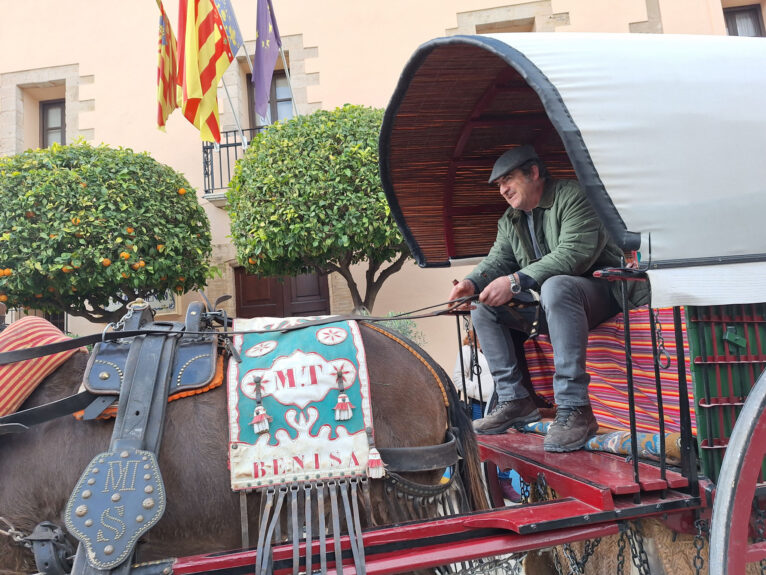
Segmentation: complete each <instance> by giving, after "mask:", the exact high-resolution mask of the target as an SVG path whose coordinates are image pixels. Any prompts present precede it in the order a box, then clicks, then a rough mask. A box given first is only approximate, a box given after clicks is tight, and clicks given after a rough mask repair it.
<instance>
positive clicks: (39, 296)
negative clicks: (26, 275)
mask: <svg viewBox="0 0 766 575" xmlns="http://www.w3.org/2000/svg"><path fill="white" fill-rule="evenodd" d="M35 297H36V298H38V299H40V298H41V297H43V294H41V293H36V294H35Z"/></svg>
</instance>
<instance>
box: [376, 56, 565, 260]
mask: <svg viewBox="0 0 766 575" xmlns="http://www.w3.org/2000/svg"><path fill="white" fill-rule="evenodd" d="M522 144H533V145H534V146H535V147H536V149H537V151H538V154H539V155H540V157H541V159H542V160H543V161H544V162H545V164H546V165H547V166H548V168H549V170H550V171H551V173H552V174H553V175H554V176H556V177H564V178H571V177H574V175H575V174H574V168H573V166H572V163H571V162H570V160H569V157H568V156H567V152H566V150H565V147H564V144H563V142H562V140H561V138H560V137H559V135H558V132H557V130H556V128H555V127H554V125H553V123H552V122H551V120H550V118H549V116H548V113H547V111H546V109H545V106H544V105H543V102H542V101H541V99H540V97H539V96H538V94H537V93H536V92H535V90H534V89H533V87H532V86H530V85H529V84H528V83H527V81H526V80H525V78H524V77H523V76H522V74H521V73H520V72H518V71H517V70H516V69H514V68H513V67H511V66H510V65H509V64H508V63H507V62H506V61H505V60H504V59H503V58H501V57H499V56H498V55H497V54H495V53H493V52H492V51H490V50H487V49H485V48H483V47H481V46H478V45H471V46H466V45H464V44H459V45H449V44H447V45H441V46H438V49H431V50H426V52H425V54H424V53H423V52H421V53H419V54H417V55H416V56H415V57H414V58H413V61H412V62H410V64H409V65H408V67H407V69H405V71H404V73H403V74H402V79H401V80H400V85H399V87H398V88H397V92H396V93H395V95H394V98H393V99H392V102H391V105H390V106H389V109H388V110H387V113H386V120H384V127H383V130H382V132H381V175H382V178H383V181H384V188H385V189H386V194H387V196H388V198H389V203H390V204H391V207H392V210H393V212H394V215H395V218H396V219H397V222H398V224H399V227H400V229H401V230H402V233H403V234H404V236H405V238H406V240H407V242H408V244H409V246H410V249H411V251H412V253H413V255H414V257H415V259H416V261H417V262H418V264H419V265H421V266H422V267H440V266H448V265H450V260H454V259H460V258H472V257H478V256H482V255H484V254H486V253H487V252H488V251H489V248H490V247H491V245H492V242H493V241H494V238H495V231H496V223H497V219H498V218H499V217H500V215H502V213H503V212H504V211H505V209H506V208H507V207H508V206H507V204H506V203H505V202H504V201H503V200H502V198H501V197H500V196H499V195H498V193H497V190H496V189H494V187H492V186H490V185H489V184H488V183H487V177H488V174H489V172H490V170H491V167H492V164H493V162H494V161H495V159H496V158H497V157H498V156H499V155H500V154H502V153H503V152H504V151H506V150H507V149H509V148H510V147H513V146H518V145H522ZM387 183H388V185H387Z"/></svg>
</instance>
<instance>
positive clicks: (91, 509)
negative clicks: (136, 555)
mask: <svg viewBox="0 0 766 575" xmlns="http://www.w3.org/2000/svg"><path fill="white" fill-rule="evenodd" d="M165 503H166V502H165V487H164V485H163V483H162V478H161V477H160V471H159V466H158V464H157V458H156V457H155V455H154V454H153V453H152V452H150V451H143V450H140V449H133V448H130V447H128V448H125V449H120V450H119V451H107V452H105V453H101V454H100V455H97V456H96V457H95V458H94V459H93V460H92V461H91V462H90V464H89V465H88V467H87V468H86V470H85V472H84V473H83V474H82V476H81V477H80V481H79V482H78V483H77V486H76V487H75V490H74V491H73V492H72V495H71V496H70V498H69V502H68V503H67V507H66V512H65V520H66V527H67V529H68V530H69V532H70V533H72V534H73V535H75V536H76V537H77V538H78V539H79V540H80V542H81V543H82V544H83V545H85V548H86V550H87V555H88V559H89V562H90V564H91V565H93V566H94V567H96V568H98V569H114V568H115V567H116V566H118V565H119V564H120V563H122V562H123V561H125V559H126V558H127V557H128V556H129V554H130V553H131V551H132V550H133V546H134V544H135V542H136V541H137V540H138V538H139V537H141V535H143V534H144V533H145V532H146V531H148V530H149V529H150V528H151V527H152V526H153V525H154V524H155V523H157V521H159V519H160V517H162V514H163V512H164V511H165Z"/></svg>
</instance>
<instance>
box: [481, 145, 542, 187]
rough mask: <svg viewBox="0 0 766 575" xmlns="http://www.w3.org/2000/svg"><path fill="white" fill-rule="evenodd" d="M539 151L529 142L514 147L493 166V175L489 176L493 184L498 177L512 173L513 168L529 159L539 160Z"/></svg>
mask: <svg viewBox="0 0 766 575" xmlns="http://www.w3.org/2000/svg"><path fill="white" fill-rule="evenodd" d="M537 159H539V158H538V156H537V152H535V149H534V148H533V147H532V146H530V145H529V144H524V145H523V146H519V147H518V148H512V149H510V150H508V151H507V152H505V153H504V154H503V155H502V156H500V157H499V158H498V159H497V161H495V165H494V166H493V167H492V175H491V176H490V177H489V183H490V184H491V183H492V182H494V181H495V180H497V179H498V178H502V177H503V176H504V175H506V174H510V173H511V172H512V171H513V170H515V169H516V168H518V167H519V166H521V165H522V164H523V163H524V162H527V161H529V160H537Z"/></svg>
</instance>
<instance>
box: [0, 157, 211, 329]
mask: <svg viewBox="0 0 766 575" xmlns="http://www.w3.org/2000/svg"><path fill="white" fill-rule="evenodd" d="M210 253H211V246H210V224H209V222H208V220H207V217H206V215H205V212H204V210H203V209H202V207H201V206H200V205H199V204H198V202H197V200H196V194H195V193H194V190H193V189H192V188H191V187H190V186H189V182H187V181H186V178H184V177H183V176H182V175H181V174H179V173H177V172H175V171H174V170H173V169H171V168H169V167H168V166H164V165H162V164H160V163H158V162H157V161H155V160H153V159H152V158H151V157H149V156H148V155H147V154H136V153H134V152H133V151H131V150H129V149H124V148H118V149H114V148H109V147H107V146H99V147H92V146H89V145H88V144H85V143H77V144H74V145H69V146H60V145H57V144H54V145H53V146H52V147H51V148H48V149H43V150H28V151H26V152H24V153H22V154H18V155H16V156H9V157H5V158H0V301H3V302H5V303H6V304H7V305H8V306H9V307H20V306H27V307H30V308H35V309H42V310H45V311H64V312H67V313H69V314H72V315H78V316H83V317H85V318H87V319H89V320H91V321H115V320H116V319H119V318H120V317H121V316H122V315H123V314H124V313H125V305H126V304H127V303H128V302H130V301H132V300H134V299H136V298H138V297H142V298H146V297H148V296H153V295H154V296H157V295H159V296H161V295H163V294H164V293H165V292H166V291H167V290H172V291H175V292H176V293H183V292H186V291H189V290H192V289H196V288H199V287H201V286H204V284H205V281H206V279H207V277H208V274H209V271H210V270H209V263H208V261H209V256H210ZM115 304H116V305H115Z"/></svg>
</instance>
